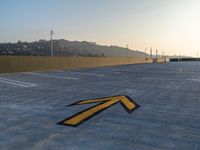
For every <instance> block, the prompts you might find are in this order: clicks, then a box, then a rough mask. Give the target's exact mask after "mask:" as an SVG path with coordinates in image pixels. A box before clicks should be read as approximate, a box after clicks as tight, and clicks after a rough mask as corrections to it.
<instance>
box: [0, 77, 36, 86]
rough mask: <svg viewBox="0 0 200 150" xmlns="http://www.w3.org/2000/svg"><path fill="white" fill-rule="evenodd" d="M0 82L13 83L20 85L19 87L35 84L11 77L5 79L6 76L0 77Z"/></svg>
mask: <svg viewBox="0 0 200 150" xmlns="http://www.w3.org/2000/svg"><path fill="white" fill-rule="evenodd" d="M0 82H4V83H9V84H13V85H17V86H21V87H34V86H37V85H36V84H33V83H28V82H22V81H17V80H11V79H7V78H0Z"/></svg>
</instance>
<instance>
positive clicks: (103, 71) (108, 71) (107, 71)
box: [93, 70, 121, 74]
mask: <svg viewBox="0 0 200 150" xmlns="http://www.w3.org/2000/svg"><path fill="white" fill-rule="evenodd" d="M93 71H94V72H101V73H113V74H120V73H121V72H116V71H112V70H93Z"/></svg>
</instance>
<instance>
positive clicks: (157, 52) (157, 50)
mask: <svg viewBox="0 0 200 150" xmlns="http://www.w3.org/2000/svg"><path fill="white" fill-rule="evenodd" d="M156 58H158V49H157V48H156Z"/></svg>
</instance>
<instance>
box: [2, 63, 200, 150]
mask: <svg viewBox="0 0 200 150" xmlns="http://www.w3.org/2000/svg"><path fill="white" fill-rule="evenodd" d="M199 89H200V63H198V62H186V63H168V64H139V65H124V66H114V67H103V68H92V69H76V70H56V71H49V72H28V73H16V74H1V75H0V149H1V150H12V149H15V150H16V149H20V150H27V149H28V150H31V149H32V150H40V149H48V150H49V149H50V150H62V149H63V150H64V149H65V150H90V149H91V150H111V149H112V150H161V149H162V150H200V90H199ZM115 95H127V96H129V97H130V98H131V99H132V100H134V101H135V102H136V103H137V104H139V105H140V107H139V108H137V109H136V110H135V111H134V112H132V113H130V114H129V113H127V112H126V110H125V109H124V108H123V107H122V106H121V105H120V104H116V105H113V106H112V107H110V108H108V109H106V110H104V111H103V112H101V113H99V114H97V115H96V116H94V117H92V118H91V119H89V120H88V121H86V122H84V123H83V124H81V125H80V126H78V127H69V126H62V125H59V124H57V123H58V122H60V121H62V120H63V119H65V118H68V117H70V116H72V115H74V114H76V113H78V112H80V111H83V110H85V109H87V108H89V107H91V106H94V105H95V104H87V105H76V106H71V107H65V106H66V105H69V104H72V103H75V102H77V101H80V100H88V99H96V98H101V97H110V96H115Z"/></svg>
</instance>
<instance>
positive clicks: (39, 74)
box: [26, 72, 79, 80]
mask: <svg viewBox="0 0 200 150" xmlns="http://www.w3.org/2000/svg"><path fill="white" fill-rule="evenodd" d="M26 74H31V75H37V76H41V77H49V78H57V79H65V80H79V78H73V77H63V76H55V75H49V74H42V73H36V72H29V73H26Z"/></svg>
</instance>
